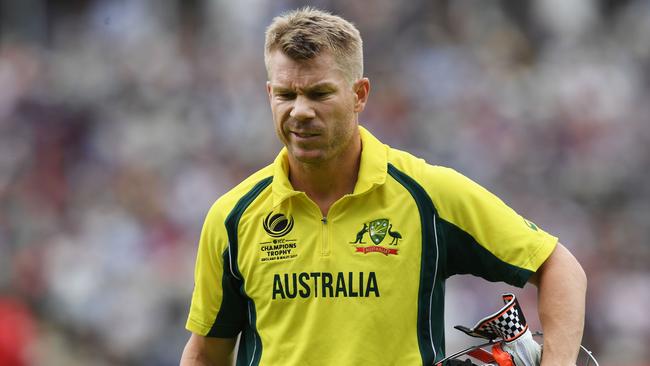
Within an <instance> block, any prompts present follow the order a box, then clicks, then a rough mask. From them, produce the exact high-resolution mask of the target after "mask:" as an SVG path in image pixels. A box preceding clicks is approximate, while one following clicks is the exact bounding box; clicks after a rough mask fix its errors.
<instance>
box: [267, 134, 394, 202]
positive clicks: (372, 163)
mask: <svg viewBox="0 0 650 366" xmlns="http://www.w3.org/2000/svg"><path fill="white" fill-rule="evenodd" d="M359 134H360V136H361V164H360V165H359V177H358V178H357V183H356V185H355V186H354V192H353V193H352V195H353V196H354V195H360V194H363V193H365V192H367V191H369V190H371V189H372V188H374V187H375V186H377V185H381V184H384V182H385V181H386V175H387V169H388V168H387V167H388V147H387V146H386V145H384V144H382V143H381V141H379V140H378V139H377V138H376V137H375V136H373V135H372V134H371V133H370V132H368V130H366V129H365V128H364V127H361V126H359ZM287 154H288V152H287V148H286V147H284V148H282V150H281V151H280V153H279V154H278V156H277V157H276V158H275V160H274V161H273V183H272V186H271V187H272V190H273V205H274V206H277V205H279V204H280V203H282V201H284V200H285V199H287V198H289V197H292V196H295V195H297V194H300V193H302V192H299V191H296V190H294V189H293V186H292V185H291V182H289V160H288V157H287Z"/></svg>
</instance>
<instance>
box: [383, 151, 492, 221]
mask: <svg viewBox="0 0 650 366" xmlns="http://www.w3.org/2000/svg"><path fill="white" fill-rule="evenodd" d="M388 162H389V164H390V165H392V166H393V169H395V170H397V171H398V172H399V174H400V175H401V176H402V177H403V176H407V177H408V178H410V179H411V180H412V181H413V182H414V183H417V185H419V186H420V187H422V189H423V190H424V191H425V192H426V193H427V195H428V196H429V198H430V199H431V201H432V203H433V204H434V206H435V207H436V209H437V210H438V212H439V214H441V215H443V216H446V215H448V214H450V211H456V210H458V209H460V208H461V207H465V208H466V207H468V205H472V204H475V203H477V202H492V201H495V202H496V201H499V199H498V198H497V197H495V196H494V195H493V194H491V193H490V192H489V191H488V190H486V189H485V188H483V187H482V186H481V185H479V184H478V183H476V182H475V181H473V180H472V179H470V178H468V177H467V176H465V175H463V174H461V173H460V172H458V171H457V170H455V169H453V168H450V167H446V166H441V165H433V164H429V163H427V162H426V161H425V160H424V159H422V158H418V157H416V156H414V155H412V154H410V153H408V152H405V151H401V150H397V149H393V148H391V149H390V150H389V159H388Z"/></svg>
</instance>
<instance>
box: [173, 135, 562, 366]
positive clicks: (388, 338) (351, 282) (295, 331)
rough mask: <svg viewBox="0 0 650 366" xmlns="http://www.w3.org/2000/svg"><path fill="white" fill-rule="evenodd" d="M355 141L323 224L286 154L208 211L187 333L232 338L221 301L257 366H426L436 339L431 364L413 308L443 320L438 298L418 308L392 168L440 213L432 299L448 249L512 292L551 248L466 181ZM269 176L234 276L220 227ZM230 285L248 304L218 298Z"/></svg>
mask: <svg viewBox="0 0 650 366" xmlns="http://www.w3.org/2000/svg"><path fill="white" fill-rule="evenodd" d="M360 130H361V138H362V146H363V150H362V157H361V166H360V172H359V178H358V182H357V184H356V186H355V190H354V193H353V194H350V195H346V196H344V197H342V198H341V199H340V200H338V201H337V202H335V203H334V204H333V205H332V207H331V208H330V211H329V214H328V217H327V218H322V217H321V213H320V210H319V208H318V207H317V205H316V204H315V203H314V202H312V201H311V200H310V199H309V198H308V197H307V196H306V195H305V194H304V193H302V192H296V191H294V190H293V188H292V187H291V184H290V183H289V180H288V178H287V175H286V172H287V165H286V164H287V163H286V154H287V153H286V150H283V151H282V152H280V154H279V155H278V157H277V158H276V160H275V161H274V163H273V164H271V165H270V166H268V167H266V168H264V169H262V170H260V171H259V172H257V173H255V174H254V175H252V176H251V177H250V178H248V179H247V180H246V181H244V182H242V183H241V184H240V185H238V186H237V187H236V188H234V189H233V190H232V191H230V192H228V193H227V194H225V195H224V196H223V197H221V198H220V199H219V200H218V201H217V202H216V203H215V204H214V205H213V207H212V208H211V209H210V211H209V213H208V215H207V218H206V221H205V224H204V228H203V232H202V235H201V240H200V243H199V251H198V258H197V262H196V263H197V266H196V272H195V289H194V294H193V297H192V305H191V309H190V314H189V318H188V321H187V325H186V326H187V329H188V330H190V331H192V332H195V333H197V334H201V335H208V334H209V333H210V332H216V333H214V334H222V335H221V336H223V334H229V335H228V336H234V335H236V334H237V331H238V329H236V327H237V322H235V321H232V322H231V321H230V319H228V318H224V314H230V312H229V311H231V310H232V309H230V310H227V309H225V305H223V304H224V303H225V301H224V297H227V296H241V297H242V298H243V299H244V301H245V303H246V304H248V305H245V306H242V307H241V309H236V310H235V311H241V313H242V314H244V315H245V316H244V319H247V320H246V321H247V322H248V321H249V320H250V319H254V320H255V321H254V324H252V326H253V327H252V328H250V329H255V331H256V332H257V333H254V332H250V329H247V330H246V332H247V333H246V334H247V336H246V337H247V338H246V339H247V340H251V342H253V341H257V342H258V343H259V345H260V346H258V345H255V346H251V347H250V348H248V350H247V352H248V353H247V355H248V356H247V357H252V358H253V359H255V357H257V358H259V365H283V366H285V365H287V366H290V365H341V366H345V365H421V364H422V363H423V358H427V357H435V359H440V357H441V353H442V352H441V351H442V350H443V349H444V340H443V339H434V340H433V341H431V343H435V345H434V346H435V349H436V352H435V355H433V356H431V355H423V354H422V353H421V347H422V346H423V344H424V345H425V346H428V345H427V343H428V342H429V341H426V340H423V339H422V336H421V335H420V338H418V327H422V326H424V325H423V324H418V321H421V320H419V319H418V309H419V308H418V307H419V306H422V304H424V303H426V304H428V305H427V306H430V307H431V308H432V309H433V310H432V311H433V312H439V311H442V306H443V304H442V300H441V299H443V298H444V296H443V294H442V293H441V291H440V290H438V291H437V292H436V291H434V292H435V293H434V295H433V296H431V299H434V298H435V299H437V300H431V302H430V303H429V302H427V301H429V300H430V299H428V298H426V299H423V298H422V292H421V291H422V289H421V284H420V282H421V281H420V280H421V274H422V273H423V269H422V268H421V266H422V263H423V261H422V257H421V255H422V250H423V249H422V248H423V244H422V243H423V230H422V225H421V220H420V215H419V213H418V212H419V211H418V205H417V203H416V201H415V199H414V197H413V195H412V194H411V192H409V190H408V189H405V186H404V184H403V183H400V182H399V181H398V180H396V179H395V177H393V176H391V175H389V173H388V171H387V166H388V164H391V165H392V166H394V167H395V168H396V169H397V170H399V171H400V172H402V173H403V174H405V175H406V176H408V177H410V178H411V179H413V180H414V181H415V182H417V184H419V185H420V186H422V187H423V188H424V189H425V190H426V193H427V195H428V196H429V198H430V200H431V202H432V203H433V206H434V207H435V210H436V212H437V214H436V218H435V219H436V220H437V221H436V225H438V226H436V227H439V228H441V230H440V232H436V233H435V236H436V237H435V238H428V240H429V242H430V243H434V244H432V245H435V246H436V253H440V261H439V262H438V261H437V260H436V261H435V262H433V263H438V265H439V266H440V271H438V268H435V269H434V272H432V273H433V274H434V275H435V277H434V278H435V282H436V284H437V285H436V286H438V287H436V288H442V287H441V285H442V283H443V281H444V279H445V278H444V276H443V272H444V271H443V269H445V270H446V271H450V270H449V269H448V268H447V267H449V266H451V264H447V262H449V263H452V262H454V261H453V260H451V259H450V260H448V258H446V257H444V256H445V254H444V253H447V252H449V253H455V252H458V251H453V250H448V249H444V248H451V246H455V245H462V246H467V247H468V248H474V247H476V246H477V245H478V246H481V247H482V248H484V249H486V250H487V251H486V252H485V253H487V254H486V255H483V254H482V255H483V256H484V257H485V258H487V260H488V261H490V263H492V262H494V263H495V265H496V266H497V267H503V268H505V269H507V270H508V271H511V272H513V273H514V272H516V273H518V275H517V276H519V277H516V278H515V276H514V275H513V276H509V275H508V278H502V279H501V280H504V281H508V282H510V283H513V284H520V283H519V281H520V280H521V278H526V276H527V275H529V273H528V272H531V273H532V272H533V271H535V270H536V269H537V268H538V267H539V266H540V265H541V263H543V261H544V260H545V259H546V258H547V257H548V255H549V254H550V253H551V251H552V250H553V248H554V246H555V243H556V241H557V239H556V238H554V237H552V236H550V235H548V234H546V233H545V232H543V231H542V230H541V229H539V228H536V227H535V229H532V228H531V226H529V225H528V223H527V221H525V220H524V219H523V218H522V217H521V216H519V215H517V214H516V213H515V212H514V211H513V210H511V209H510V208H508V207H507V206H506V205H505V204H503V202H501V201H500V200H498V198H496V197H494V196H493V195H491V194H490V193H489V192H487V191H486V190H484V189H483V188H481V187H480V186H478V185H477V184H475V183H473V182H471V181H470V180H469V179H467V178H465V177H463V176H462V175H460V174H459V173H457V172H455V171H453V170H451V169H448V168H443V167H436V166H431V165H428V164H426V163H425V162H424V161H423V160H421V159H417V158H415V157H413V156H412V155H410V154H408V153H405V152H402V151H398V150H395V149H391V148H390V147H388V146H387V145H384V144H382V143H381V142H380V141H379V140H377V139H376V138H375V137H374V136H372V135H371V134H370V133H369V132H368V131H366V130H365V129H364V128H360ZM268 177H272V179H273V181H272V182H271V183H270V184H269V185H268V186H266V187H265V188H264V189H263V190H262V191H261V192H260V193H259V194H258V195H256V196H255V197H254V199H252V200H251V202H249V205H248V206H246V209H245V210H244V211H243V213H242V215H241V217H240V219H239V222H238V225H237V227H236V234H237V243H238V244H237V252H238V253H237V257H236V258H235V259H233V260H234V261H236V262H235V266H234V267H233V265H232V264H231V263H228V258H226V259H224V253H226V254H228V253H232V248H230V249H229V240H228V234H227V230H226V227H225V221H226V219H227V217H228V216H229V215H230V214H231V212H232V211H233V209H234V208H235V207H236V206H237V205H238V204H239V205H241V204H242V203H241V201H240V200H241V199H242V197H243V196H244V195H246V194H247V193H248V192H250V191H251V190H252V189H253V187H254V186H255V185H256V184H257V183H259V182H260V181H262V180H264V179H265V178H268ZM291 225H292V226H291ZM265 226H266V229H265ZM443 227H444V228H447V227H449V228H452V227H453V228H454V230H457V231H458V232H460V233H467V234H468V235H466V236H462V237H463V238H466V239H463V240H465V241H467V242H463V243H456V242H453V241H452V238H451V237H449V238H447V237H445V234H444V232H447V231H448V230H446V229H444V230H443V229H442V228H443ZM287 228H290V229H289V230H288V231H287ZM364 230H365V231H364ZM272 234H273V235H275V237H274V236H273V235H272ZM371 234H373V235H372V236H371ZM373 237H374V239H375V241H373V239H372V238H373ZM456 237H460V236H458V235H457V236H456ZM456 237H454V238H456ZM471 238H473V239H474V240H475V241H476V243H475V242H474V241H472V240H470V239H471ZM453 240H456V239H453ZM458 248H460V247H458ZM479 251H482V249H480V248H479ZM490 253H491V254H490ZM482 260H485V259H482ZM238 271H239V272H238ZM452 272H453V271H452ZM508 273H510V272H508ZM233 274H234V275H237V276H235V277H238V275H239V274H240V275H241V280H242V281H243V284H244V285H243V293H244V294H245V296H244V295H243V294H241V293H237V291H235V292H232V293H231V292H228V293H227V294H225V295H224V291H223V289H222V281H223V278H224V276H232V275H233ZM478 274H479V275H482V274H481V273H478ZM522 276H523V277H522ZM433 285H434V284H430V283H426V284H422V286H424V287H423V288H431V287H432V286H433ZM249 299H250V300H249ZM425 300H426V301H425ZM420 310H422V309H420ZM427 311H428V310H427ZM217 319H219V321H218V322H217V325H215V321H216V320H217ZM425 325H426V326H427V327H431V328H432V329H438V330H440V329H442V328H441V327H443V326H444V324H439V323H434V324H425ZM230 327H233V329H232V330H231V329H230ZM420 329H422V328H420ZM420 332H421V330H420ZM253 343H254V342H253ZM251 344H252V343H251ZM244 356H245V355H240V357H244ZM429 361H433V360H432V359H431V360H428V359H427V360H424V362H429ZM253 364H258V363H256V362H253Z"/></svg>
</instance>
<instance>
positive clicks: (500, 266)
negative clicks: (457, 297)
mask: <svg viewBox="0 0 650 366" xmlns="http://www.w3.org/2000/svg"><path fill="white" fill-rule="evenodd" d="M439 220H440V223H441V226H442V230H443V233H444V238H445V247H446V248H447V266H446V270H447V271H446V273H445V277H446V278H448V277H451V276H453V275H455V274H471V275H474V276H479V277H482V278H484V279H486V280H488V281H491V282H498V281H503V282H506V283H508V284H511V285H513V286H517V287H523V286H524V285H525V284H526V282H527V281H528V279H529V278H530V276H531V275H532V274H533V271H530V270H528V269H525V268H521V267H517V266H515V265H512V264H510V263H507V262H505V261H503V260H501V259H499V258H498V257H497V256H495V255H494V254H492V253H491V252H490V251H489V250H487V249H485V248H484V247H483V246H482V245H480V244H479V243H478V242H477V241H476V240H475V239H474V238H473V237H472V236H471V235H470V234H468V233H467V232H465V231H464V230H462V229H460V228H459V227H458V226H456V225H454V224H452V223H450V222H448V221H446V220H444V219H442V218H439ZM542 247H544V246H542Z"/></svg>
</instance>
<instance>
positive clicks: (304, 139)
mask: <svg viewBox="0 0 650 366" xmlns="http://www.w3.org/2000/svg"><path fill="white" fill-rule="evenodd" d="M269 72H270V80H269V82H268V83H267V92H268V95H269V101H270V103H271V111H272V113H273V121H274V123H275V130H276V133H277V135H278V137H279V138H280V140H281V141H282V142H283V143H284V145H285V146H286V147H287V150H288V151H289V155H290V159H295V160H297V161H299V162H301V163H306V164H319V163H324V162H327V161H332V159H334V158H337V157H342V156H344V155H345V154H346V153H348V152H350V146H351V142H352V141H353V138H358V128H357V123H358V122H357V113H358V112H360V111H362V110H363V108H364V106H365V102H366V98H367V94H368V80H367V79H361V80H359V81H357V82H356V83H354V85H351V84H350V82H348V81H347V80H346V79H345V76H344V74H343V72H342V71H341V70H340V69H339V68H338V67H337V63H336V61H335V59H334V58H333V57H332V56H331V55H330V54H329V53H323V54H321V55H319V56H316V57H315V58H313V59H309V60H300V61H296V60H293V59H291V58H289V57H288V56H286V55H285V54H283V53H282V52H279V51H275V52H273V53H272V54H271V57H270V60H269Z"/></svg>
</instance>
